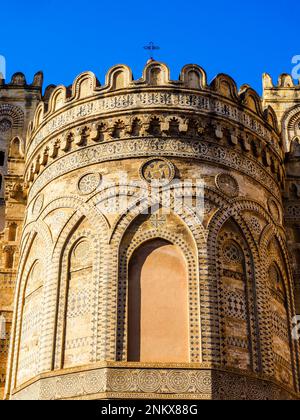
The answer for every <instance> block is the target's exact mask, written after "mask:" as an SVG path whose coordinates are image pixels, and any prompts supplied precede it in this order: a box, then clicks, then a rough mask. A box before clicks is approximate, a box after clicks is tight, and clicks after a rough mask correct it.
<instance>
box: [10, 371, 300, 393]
mask: <svg viewBox="0 0 300 420" xmlns="http://www.w3.org/2000/svg"><path fill="white" fill-rule="evenodd" d="M233 384H234V386H233ZM96 396H97V397H96ZM89 398H92V399H105V398H129V399H131V398H140V399H141V398H155V399H159V398H165V399H191V400H192V399H213V400H217V399H250V400H251V399H253V400H257V399H261V400H264V399H265V400H266V399H271V400H278V399H298V396H297V395H296V394H295V393H294V392H293V390H291V389H288V388H285V387H283V386H282V385H280V384H278V383H276V382H275V381H274V380H271V379H270V378H268V377H267V376H257V375H251V374H248V373H247V372H243V373H242V372H238V371H236V372H234V370H230V369H215V368H213V367H211V366H209V365H207V366H205V365H200V364H198V365H196V364H195V365H191V364H188V365H174V364H173V365H163V364H157V365H150V364H148V365H146V364H130V363H122V364H121V363H102V364H99V366H98V367H94V368H93V369H88V368H86V369H81V370H80V369H77V370H76V369H72V370H68V369H67V370H64V371H58V372H54V373H53V372H52V373H51V374H43V375H41V376H39V377H38V378H36V379H35V380H33V381H30V382H28V383H27V384H25V385H24V386H23V387H21V388H19V389H17V390H15V391H14V392H13V394H12V396H11V399H13V400H22V399H26V400H27V399H29V400H30V399H35V400H51V399H52V400H55V399H56V400H57V399H61V400H63V399H89Z"/></svg>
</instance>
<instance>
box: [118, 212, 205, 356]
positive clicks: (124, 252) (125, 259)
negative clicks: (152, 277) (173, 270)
mask: <svg viewBox="0 0 300 420" xmlns="http://www.w3.org/2000/svg"><path fill="white" fill-rule="evenodd" d="M150 218H151V216H149V215H142V214H140V215H138V216H137V217H136V218H135V219H134V221H133V222H132V223H131V225H130V227H128V229H126V231H125V232H124V235H123V236H122V240H121V242H120V243H119V245H118V249H119V252H118V253H119V273H118V277H119V280H118V290H117V298H118V301H117V306H118V308H119V310H118V320H117V354H116V358H117V360H123V361H124V360H127V359H128V328H127V326H128V289H129V280H130V278H129V277H130V274H132V276H131V280H132V278H133V281H136V282H139V281H141V279H140V278H137V277H136V273H134V272H133V273H130V272H129V270H130V268H131V266H130V263H131V262H132V259H135V258H137V260H138V259H139V258H142V259H143V256H141V254H136V253H137V252H139V251H138V250H140V251H142V252H143V250H144V251H145V246H146V245H145V244H147V243H148V244H149V243H150V244H151V243H152V244H155V243H156V244H158V245H157V247H156V249H159V244H160V243H164V244H166V243H167V244H169V245H166V246H167V248H168V247H169V248H168V251H169V252H170V253H171V254H172V253H173V256H175V254H176V256H177V258H176V262H177V263H178V264H179V265H180V261H181V262H182V261H184V260H185V261H186V267H187V273H188V278H187V279H186V283H185V280H184V279H183V278H181V279H177V280H178V282H177V284H179V283H180V282H182V284H186V285H187V289H188V292H187V293H188V308H186V309H187V313H188V321H187V323H184V322H183V324H184V325H185V326H186V330H184V331H185V333H186V334H187V336H188V344H187V341H185V343H186V344H187V346H188V347H184V346H183V351H184V356H183V354H181V360H180V356H179V359H178V362H180V361H181V362H182V361H183V359H184V360H185V361H191V362H199V361H200V360H201V344H200V343H201V340H200V313H199V312H200V310H199V306H200V303H199V271H198V256H197V246H196V243H195V241H194V239H193V237H192V235H191V233H190V231H189V229H188V227H187V226H186V225H185V224H184V221H182V219H181V220H180V219H179V218H178V216H176V215H175V214H173V215H170V216H168V217H167V220H166V222H165V225H166V226H168V224H169V223H171V220H172V218H176V227H177V228H178V229H179V231H180V232H181V235H179V234H176V232H174V231H173V232H172V231H170V230H168V229H167V228H162V227H159V228H153V227H151V226H150V225H149V224H150V222H149V220H150ZM161 241H162V242H161ZM145 252H146V253H147V252H148V251H147V250H146V251H145ZM154 252H155V249H154ZM159 253H160V251H158V254H159ZM179 255H182V256H183V257H182V258H183V259H182V260H181V259H180V257H179ZM168 258H169V256H168V257H166V260H165V261H166V262H167V263H168ZM154 259H155V255H154ZM149 261H150V262H151V256H150V260H149ZM180 266H181V267H182V265H180ZM137 269H138V268H137ZM167 269H168V267H166V270H167ZM146 270H147V267H146ZM163 270H164V269H163ZM134 278H135V280H134ZM163 286H164V284H163V283H162V287H163ZM174 287H175V286H174ZM165 292H166V290H164V292H163V294H164V293H165ZM181 298H182V302H184V301H185V297H184V296H183V295H181ZM184 310H185V309H183V311H184ZM166 317H167V318H168V315H166ZM182 319H185V318H184V315H183V318H182ZM158 328H159V326H158ZM146 341H147V338H146ZM177 356H178V354H177ZM157 361H158V362H159V361H160V360H157Z"/></svg>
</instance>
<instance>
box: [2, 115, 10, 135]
mask: <svg viewBox="0 0 300 420" xmlns="http://www.w3.org/2000/svg"><path fill="white" fill-rule="evenodd" d="M11 127H12V124H11V122H10V121H9V120H8V119H6V118H5V119H3V120H1V121H0V133H5V132H6V131H9V130H10V129H11Z"/></svg>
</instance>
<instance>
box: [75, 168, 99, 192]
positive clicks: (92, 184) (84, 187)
mask: <svg viewBox="0 0 300 420" xmlns="http://www.w3.org/2000/svg"><path fill="white" fill-rule="evenodd" d="M101 179H102V177H101V175H100V174H97V173H93V174H86V175H84V176H83V177H81V178H80V180H79V182H78V190H79V192H80V193H81V194H84V195H87V194H92V193H93V192H94V191H96V189H97V188H98V187H99V186H100V183H101Z"/></svg>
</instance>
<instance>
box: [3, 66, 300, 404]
mask: <svg viewBox="0 0 300 420" xmlns="http://www.w3.org/2000/svg"><path fill="white" fill-rule="evenodd" d="M42 83H43V75H42V74H41V73H37V74H36V75H35V77H34V81H33V82H32V84H30V85H29V84H27V82H26V80H25V77H24V75H23V74H21V73H17V74H15V75H14V76H13V77H12V80H11V82H10V83H5V81H4V80H2V81H1V80H0V160H1V162H0V165H1V166H0V172H1V197H0V200H1V202H0V212H1V213H0V221H1V231H2V233H1V236H0V242H1V244H0V245H1V248H0V252H1V254H0V255H1V260H0V317H1V318H0V320H1V330H0V332H1V336H0V381H1V382H0V396H1V397H3V398H6V399H11V400H22V399H32V400H38V399H43V400H58V399H60V400H64V399H67V400H70V399H116V398H118V399H139V398H141V399H151V398H153V399H214V400H220V399H253V400H254V399H273V400H278V399H298V398H299V397H300V382H299V381H300V369H299V363H300V356H299V351H300V347H299V337H298V331H297V314H300V281H299V274H300V164H299V162H300V86H298V85H295V84H294V83H293V80H292V78H291V76H289V75H282V76H280V78H279V82H278V85H276V86H275V85H274V84H273V81H272V80H271V78H270V76H269V75H264V77H263V85H264V89H263V96H262V98H261V97H259V95H258V94H257V93H256V92H255V91H254V90H253V89H251V88H250V87H249V86H248V85H244V86H242V87H241V88H240V90H238V89H237V86H236V84H235V82H234V81H233V80H232V79H231V78H230V77H229V76H226V75H224V74H220V75H218V76H217V77H216V78H215V79H214V80H213V81H212V82H211V83H209V84H208V82H207V78H206V74H205V72H204V70H203V69H202V68H201V67H199V66H197V65H187V66H185V67H184V68H183V69H182V71H181V74H180V77H179V80H176V81H174V80H171V79H170V73H169V69H168V67H167V66H166V65H164V64H162V63H159V62H156V61H153V60H150V61H149V62H148V63H147V65H146V67H145V69H144V71H143V75H142V77H141V79H139V80H134V79H133V76H132V73H131V70H130V69H129V68H128V67H126V66H123V65H119V66H116V67H114V68H112V69H111V70H110V71H109V72H108V74H107V76H106V82H105V85H104V86H101V85H100V84H99V82H98V80H97V79H96V77H95V76H94V74H92V73H89V72H87V73H83V74H81V75H80V76H79V77H78V78H77V79H76V80H75V81H74V83H73V85H72V86H70V87H64V86H59V87H55V86H49V87H48V88H46V90H45V92H44V93H43V92H42Z"/></svg>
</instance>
